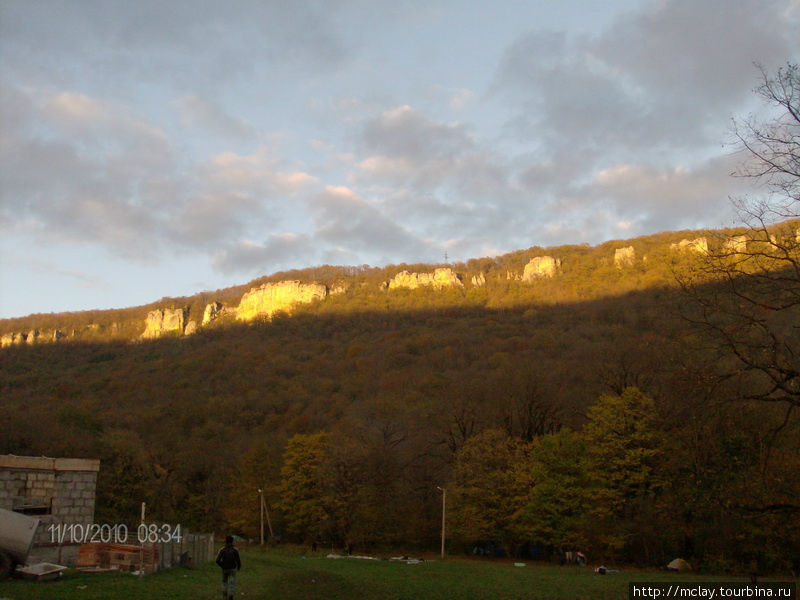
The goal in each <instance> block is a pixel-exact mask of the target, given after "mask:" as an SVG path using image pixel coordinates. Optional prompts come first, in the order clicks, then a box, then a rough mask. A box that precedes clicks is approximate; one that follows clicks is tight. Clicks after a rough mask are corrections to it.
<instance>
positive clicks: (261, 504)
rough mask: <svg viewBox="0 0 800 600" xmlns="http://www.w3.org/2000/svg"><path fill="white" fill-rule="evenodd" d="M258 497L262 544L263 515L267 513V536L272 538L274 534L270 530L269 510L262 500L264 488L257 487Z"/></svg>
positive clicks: (262, 543)
mask: <svg viewBox="0 0 800 600" xmlns="http://www.w3.org/2000/svg"><path fill="white" fill-rule="evenodd" d="M258 497H259V507H258V508H259V511H260V514H261V545H262V546H263V545H264V515H265V514H266V515H267V526H268V527H269V537H271V538H274V537H275V534H274V533H273V531H272V521H271V520H270V518H269V511H268V510H267V503H266V502H265V501H264V490H263V489H262V488H258Z"/></svg>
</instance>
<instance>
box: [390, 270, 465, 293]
mask: <svg viewBox="0 0 800 600" xmlns="http://www.w3.org/2000/svg"><path fill="white" fill-rule="evenodd" d="M422 286H428V287H432V288H434V289H437V290H440V289H443V288H446V287H463V286H464V284H463V283H461V279H459V278H458V275H456V273H455V271H453V269H451V268H449V267H442V268H439V269H434V271H433V273H409V272H408V271H400V272H399V273H398V274H397V275H395V276H394V278H393V279H392V280H391V281H389V289H390V290H393V289H397V288H408V289H411V290H415V289H417V288H418V287H422Z"/></svg>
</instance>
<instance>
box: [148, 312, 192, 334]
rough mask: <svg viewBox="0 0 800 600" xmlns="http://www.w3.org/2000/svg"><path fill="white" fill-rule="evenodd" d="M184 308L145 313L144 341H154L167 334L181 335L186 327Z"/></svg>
mask: <svg viewBox="0 0 800 600" xmlns="http://www.w3.org/2000/svg"><path fill="white" fill-rule="evenodd" d="M186 312H187V311H186V309H185V308H163V309H162V308H159V309H156V310H151V311H150V312H149V313H147V317H146V318H145V321H144V333H143V334H142V337H143V338H145V339H154V338H158V337H161V336H162V335H164V334H167V333H178V334H180V335H183V330H184V327H185V326H186Z"/></svg>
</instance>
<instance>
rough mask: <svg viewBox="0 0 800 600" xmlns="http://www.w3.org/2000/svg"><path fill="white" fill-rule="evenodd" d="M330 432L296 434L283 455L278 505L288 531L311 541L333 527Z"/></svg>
mask: <svg viewBox="0 0 800 600" xmlns="http://www.w3.org/2000/svg"><path fill="white" fill-rule="evenodd" d="M328 453H329V449H328V434H327V433H313V434H297V435H295V436H293V437H292V438H291V439H289V441H288V443H287V444H286V451H285V452H284V455H283V467H282V468H281V481H280V484H279V485H278V489H277V495H278V501H277V502H276V508H277V509H278V511H279V512H280V515H281V519H282V522H283V525H284V526H285V529H286V533H287V534H288V535H289V536H291V537H293V538H294V539H296V540H300V541H308V540H311V539H316V538H320V537H324V536H326V534H327V533H328V532H329V531H330V527H331V522H330V514H329V509H330V506H329V497H328V494H327V490H326V485H325V481H324V472H325V463H326V460H327V458H328Z"/></svg>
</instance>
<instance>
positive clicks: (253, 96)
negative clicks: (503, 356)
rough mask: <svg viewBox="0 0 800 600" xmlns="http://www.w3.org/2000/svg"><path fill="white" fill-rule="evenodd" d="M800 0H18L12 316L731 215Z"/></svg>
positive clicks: (1, 44)
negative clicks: (746, 146)
mask: <svg viewBox="0 0 800 600" xmlns="http://www.w3.org/2000/svg"><path fill="white" fill-rule="evenodd" d="M798 60H800V0H615V1H614V2H609V1H607V0H597V1H594V0H559V1H557V2H556V1H555V0H498V1H497V2H483V1H476V0H475V1H473V0H449V1H448V0H391V1H389V0H386V1H384V0H292V1H291V2H288V1H278V0H275V1H270V0H260V1H255V0H253V1H251V0H237V1H236V2H228V1H214V0H191V1H189V0H172V1H170V2H163V1H162V0H158V1H151V0H137V1H136V2H131V1H130V0H124V1H116V0H103V1H96V0H91V1H88V0H71V1H70V2H64V1H62V0H57V1H42V0H0V232H2V233H0V318H7V317H16V316H23V315H27V314H31V313H49V312H61V311H67V310H86V309H97V308H119V307H126V306H134V305H140V304H145V303H148V302H152V301H155V300H158V299H159V298H162V297H165V296H186V295H191V294H194V293H197V292H200V291H205V290H215V289H220V288H224V287H227V286H231V285H238V284H242V283H245V282H247V281H249V280H251V279H253V278H255V277H259V276H261V275H268V274H271V273H274V272H276V271H281V270H287V269H292V268H304V267H310V266H315V265H322V264H335V265H361V264H369V265H372V266H383V265H387V264H399V263H416V262H427V263H442V262H445V256H447V261H450V262H453V261H461V260H467V259H469V258H478V257H484V256H494V255H498V254H502V253H505V252H509V251H513V250H518V249H523V248H528V247H530V246H534V245H539V246H552V245H560V244H580V243H589V244H597V243H600V242H603V241H606V240H609V239H625V238H630V237H635V236H639V235H645V234H649V233H655V232H659V231H666V230H678V229H691V228H703V227H712V228H716V227H725V226H730V225H733V224H735V223H736V214H735V212H734V210H733V208H732V203H731V198H732V197H737V196H739V195H743V194H757V193H759V191H758V188H757V186H755V184H754V182H752V181H750V180H747V179H744V178H737V177H731V173H733V172H734V171H735V170H736V168H737V165H738V164H740V163H741V161H742V159H743V157H742V153H741V152H740V151H738V149H737V147H736V146H735V144H734V143H733V136H732V129H731V124H732V119H734V118H736V119H743V118H746V117H747V116H748V115H750V114H753V113H755V114H765V113H764V112H763V111H764V110H765V109H764V107H763V106H762V105H761V104H760V103H759V101H758V98H757V96H756V95H755V94H754V93H753V89H754V88H755V87H756V86H757V85H758V83H759V78H760V71H759V70H758V68H756V66H755V64H760V65H763V67H764V68H765V69H766V70H767V71H769V72H774V71H775V70H776V69H777V68H778V67H780V66H782V65H785V64H786V63H787V62H789V61H792V62H797V61H798Z"/></svg>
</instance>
